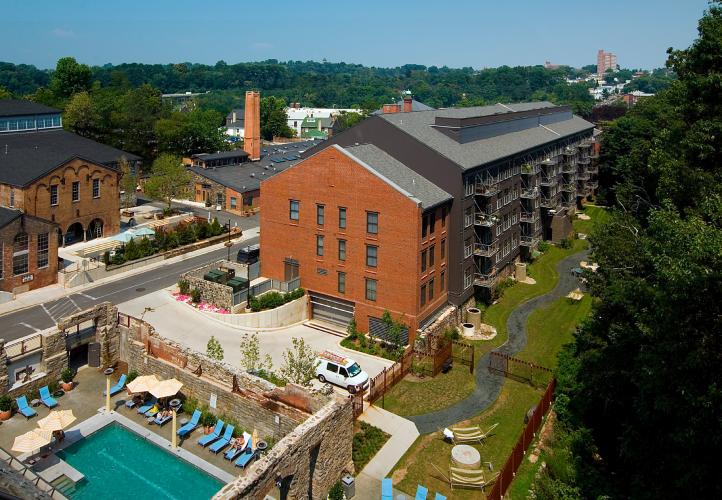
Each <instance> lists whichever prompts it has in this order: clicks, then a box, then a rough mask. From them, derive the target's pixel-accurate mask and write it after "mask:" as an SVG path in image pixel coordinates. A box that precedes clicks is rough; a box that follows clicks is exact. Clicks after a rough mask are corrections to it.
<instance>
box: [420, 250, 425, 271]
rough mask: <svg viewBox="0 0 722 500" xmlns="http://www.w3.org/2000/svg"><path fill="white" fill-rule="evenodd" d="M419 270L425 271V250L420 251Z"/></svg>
mask: <svg viewBox="0 0 722 500" xmlns="http://www.w3.org/2000/svg"><path fill="white" fill-rule="evenodd" d="M421 272H422V273H423V272H426V250H422V251H421Z"/></svg>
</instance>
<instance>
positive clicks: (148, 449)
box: [57, 424, 223, 500]
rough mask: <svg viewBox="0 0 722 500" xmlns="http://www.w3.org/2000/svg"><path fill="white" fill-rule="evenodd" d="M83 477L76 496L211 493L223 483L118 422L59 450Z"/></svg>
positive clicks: (189, 496) (198, 495)
mask: <svg viewBox="0 0 722 500" xmlns="http://www.w3.org/2000/svg"><path fill="white" fill-rule="evenodd" d="M57 455H58V457H60V458H61V459H63V460H65V461H66V462H67V463H69V464H70V465H72V466H73V467H75V468H76V469H78V470H79V471H80V472H81V473H82V474H84V475H85V479H84V480H83V481H81V482H79V483H78V484H77V485H76V487H75V492H73V493H71V494H70V496H71V498H73V499H74V500H75V499H81V500H82V499H91V498H92V499H106V498H107V499H115V498H132V499H133V500H143V499H155V500H157V499H164V498H178V499H208V498H211V497H212V496H213V495H214V494H215V493H216V492H217V491H218V490H219V489H221V487H222V486H223V483H222V482H220V481H219V480H217V479H215V478H214V477H212V476H209V475H208V474H206V473H205V472H202V471H201V470H199V469H197V468H196V467H194V466H193V465H191V464H189V463H188V462H186V461H184V460H182V459H180V458H178V457H175V456H173V455H171V454H170V453H169V452H167V451H165V450H163V449H162V448H159V447H158V446H156V445H154V444H153V443H151V442H148V441H146V440H145V439H143V438H142V437H140V436H138V435H137V434H135V433H134V432H132V431H129V430H127V429H125V428H124V427H122V426H121V425H118V424H111V425H108V426H107V427H104V428H103V429H101V430H99V431H98V432H95V433H94V434H92V435H90V436H88V437H87V438H85V439H81V440H80V441H78V442H77V443H73V444H72V445H70V446H68V447H67V448H65V449H64V450H61V451H59V452H58V453H57Z"/></svg>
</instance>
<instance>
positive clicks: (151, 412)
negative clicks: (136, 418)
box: [143, 405, 160, 417]
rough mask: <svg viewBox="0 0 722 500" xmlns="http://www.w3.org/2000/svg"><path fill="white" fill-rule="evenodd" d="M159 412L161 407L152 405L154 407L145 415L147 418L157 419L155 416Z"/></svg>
mask: <svg viewBox="0 0 722 500" xmlns="http://www.w3.org/2000/svg"><path fill="white" fill-rule="evenodd" d="M159 411H160V407H159V406H157V405H152V407H151V408H150V410H148V411H147V412H145V413H143V415H145V416H146V417H155V416H156V415H157V414H158V412H159Z"/></svg>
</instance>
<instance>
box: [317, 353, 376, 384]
mask: <svg viewBox="0 0 722 500" xmlns="http://www.w3.org/2000/svg"><path fill="white" fill-rule="evenodd" d="M316 376H317V377H318V380H320V381H321V382H330V383H332V384H336V385H340V386H341V387H344V388H345V389H346V390H348V392H350V393H351V394H354V393H356V392H358V391H365V390H366V389H368V387H369V375H368V373H366V372H365V371H363V370H362V369H361V367H360V366H359V364H358V363H357V362H356V361H354V360H353V359H350V358H347V357H345V356H343V355H341V354H337V353H335V352H331V351H324V352H322V353H320V354H319V355H318V359H317V364H316Z"/></svg>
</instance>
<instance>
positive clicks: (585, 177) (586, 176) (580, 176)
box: [577, 171, 589, 181]
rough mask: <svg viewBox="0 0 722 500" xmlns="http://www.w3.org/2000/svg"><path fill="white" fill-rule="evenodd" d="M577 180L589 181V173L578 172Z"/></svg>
mask: <svg viewBox="0 0 722 500" xmlns="http://www.w3.org/2000/svg"><path fill="white" fill-rule="evenodd" d="M577 180H579V181H586V180H589V172H587V171H584V172H577Z"/></svg>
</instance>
